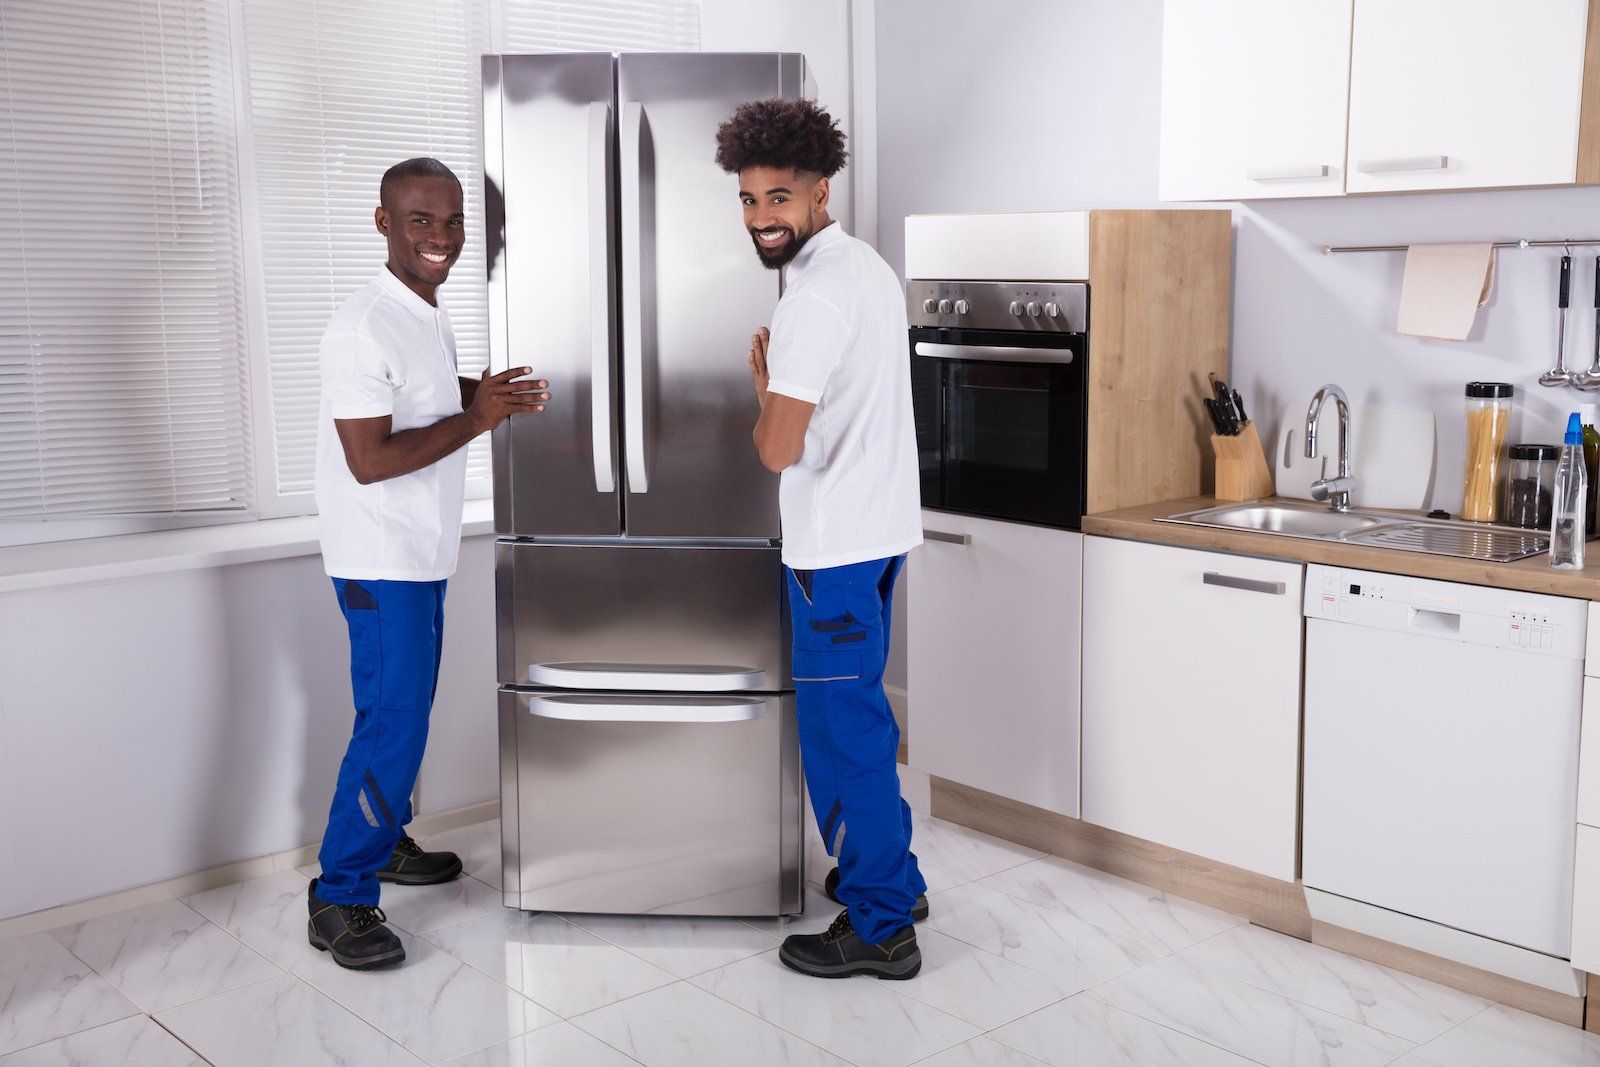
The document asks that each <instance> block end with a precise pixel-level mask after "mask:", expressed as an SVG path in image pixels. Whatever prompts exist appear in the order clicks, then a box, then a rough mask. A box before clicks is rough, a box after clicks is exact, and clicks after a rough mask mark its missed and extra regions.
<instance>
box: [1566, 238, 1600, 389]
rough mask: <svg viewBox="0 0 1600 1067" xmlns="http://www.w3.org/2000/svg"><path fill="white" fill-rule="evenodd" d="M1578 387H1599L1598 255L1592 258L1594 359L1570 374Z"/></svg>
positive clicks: (1599, 295)
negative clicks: (1578, 370) (1579, 371)
mask: <svg viewBox="0 0 1600 1067" xmlns="http://www.w3.org/2000/svg"><path fill="white" fill-rule="evenodd" d="M1572 384H1573V385H1575V386H1577V387H1578V388H1579V389H1600V256H1596V257H1595V258H1594V359H1593V361H1592V362H1590V364H1589V369H1588V370H1586V371H1584V372H1582V373H1581V374H1574V375H1573V376H1572Z"/></svg>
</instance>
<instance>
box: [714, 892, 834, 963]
mask: <svg viewBox="0 0 1600 1067" xmlns="http://www.w3.org/2000/svg"><path fill="white" fill-rule="evenodd" d="M805 899H806V910H805V913H804V914H802V915H796V916H794V917H793V918H790V919H740V920H739V921H740V922H742V923H744V924H745V925H746V926H750V927H754V928H755V929H757V930H760V931H761V932H762V933H764V934H767V935H769V936H771V937H775V938H779V939H780V940H781V939H782V938H785V937H788V936H789V935H790V934H817V933H821V932H822V931H824V930H826V929H827V928H828V925H829V924H830V923H832V922H833V920H834V918H835V917H836V916H838V914H839V912H840V911H841V910H842V909H841V907H840V906H839V905H838V904H835V903H834V902H833V901H831V900H829V899H828V897H827V894H825V893H823V891H822V887H821V886H820V885H812V884H811V883H809V882H808V883H806V897H805ZM768 947H769V948H770V947H771V946H770V945H769V946H768Z"/></svg>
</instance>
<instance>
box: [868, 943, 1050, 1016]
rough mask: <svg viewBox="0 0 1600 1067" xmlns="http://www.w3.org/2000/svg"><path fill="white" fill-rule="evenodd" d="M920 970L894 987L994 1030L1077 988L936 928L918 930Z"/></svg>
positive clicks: (940, 1008)
mask: <svg viewBox="0 0 1600 1067" xmlns="http://www.w3.org/2000/svg"><path fill="white" fill-rule="evenodd" d="M917 948H918V949H919V950H921V952H922V970H921V971H919V972H918V973H917V976H916V978H914V979H912V980H910V981H908V982H899V983H896V985H895V986H894V990H895V992H897V993H902V994H904V995H905V996H908V997H910V998H912V999H913V1000H918V1001H921V1002H922V1003H924V1004H926V1005H928V1006H929V1007H932V1008H938V1009H939V1010H940V1011H943V1012H945V1013H947V1014H949V1015H954V1016H955V1017H956V1018H958V1019H964V1020H966V1021H967V1022H969V1023H971V1024H973V1025H974V1026H976V1027H978V1028H979V1029H980V1030H992V1029H994V1028H995V1027H996V1026H1000V1025H1002V1024H1003V1023H1008V1022H1010V1021H1011V1020H1012V1019H1016V1018H1018V1017H1020V1016H1023V1015H1026V1014H1028V1013H1029V1012H1030V1011H1036V1010H1037V1009H1039V1008H1042V1007H1044V1006H1045V1005H1046V1004H1054V1003H1055V1002H1056V1001H1058V1000H1061V999H1063V998H1064V997H1067V996H1070V995H1071V994H1073V993H1075V992H1077V990H1076V989H1074V988H1072V987H1070V986H1069V984H1068V983H1065V982H1059V981H1057V980H1056V979H1054V978H1052V977H1050V976H1049V975H1046V974H1041V973H1039V972H1038V971H1034V970H1030V969H1028V968H1027V967H1024V966H1022V965H1020V964H1017V963H1012V962H1011V961H1009V960H1006V959H1003V958H1002V957H1000V956H997V955H995V954H994V953H992V952H985V951H984V950H983V949H980V948H974V947H973V946H971V945H969V944H967V943H966V942H964V941H957V940H956V939H955V938H953V937H946V936H945V935H943V934H941V933H937V932H935V931H933V930H926V929H924V930H919V931H918V932H917Z"/></svg>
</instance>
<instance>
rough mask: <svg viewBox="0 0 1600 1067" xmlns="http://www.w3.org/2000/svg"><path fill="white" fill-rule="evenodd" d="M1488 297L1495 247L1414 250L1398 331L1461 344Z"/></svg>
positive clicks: (1409, 251)
mask: <svg viewBox="0 0 1600 1067" xmlns="http://www.w3.org/2000/svg"><path fill="white" fill-rule="evenodd" d="M1492 292H1494V246H1493V245H1490V244H1477V245H1412V246H1410V247H1409V248H1407V249H1406V276H1405V281H1404V282H1402V283H1401V286H1400V321H1399V322H1398V323H1397V324H1396V325H1397V328H1398V329H1399V331H1400V332H1401V333H1403V334H1406V335H1408V336H1411V337H1429V338H1433V339H1435V340H1439V341H1465V340H1466V339H1467V334H1469V333H1471V332H1472V320H1473V319H1474V318H1476V317H1477V314H1478V309H1479V308H1481V307H1483V305H1485V304H1487V303H1488V302H1489V294H1490V293H1492Z"/></svg>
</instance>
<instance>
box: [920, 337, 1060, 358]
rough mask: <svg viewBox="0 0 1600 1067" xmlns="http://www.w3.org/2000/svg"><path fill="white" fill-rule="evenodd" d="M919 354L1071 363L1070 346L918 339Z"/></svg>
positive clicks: (941, 356)
mask: <svg viewBox="0 0 1600 1067" xmlns="http://www.w3.org/2000/svg"><path fill="white" fill-rule="evenodd" d="M917 355H919V356H933V357H936V358H938V359H970V360H974V361H976V362H979V363H1071V362H1072V349H1070V348H1021V347H1017V346H1015V345H955V344H948V343H946V342H944V341H918V342H917Z"/></svg>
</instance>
